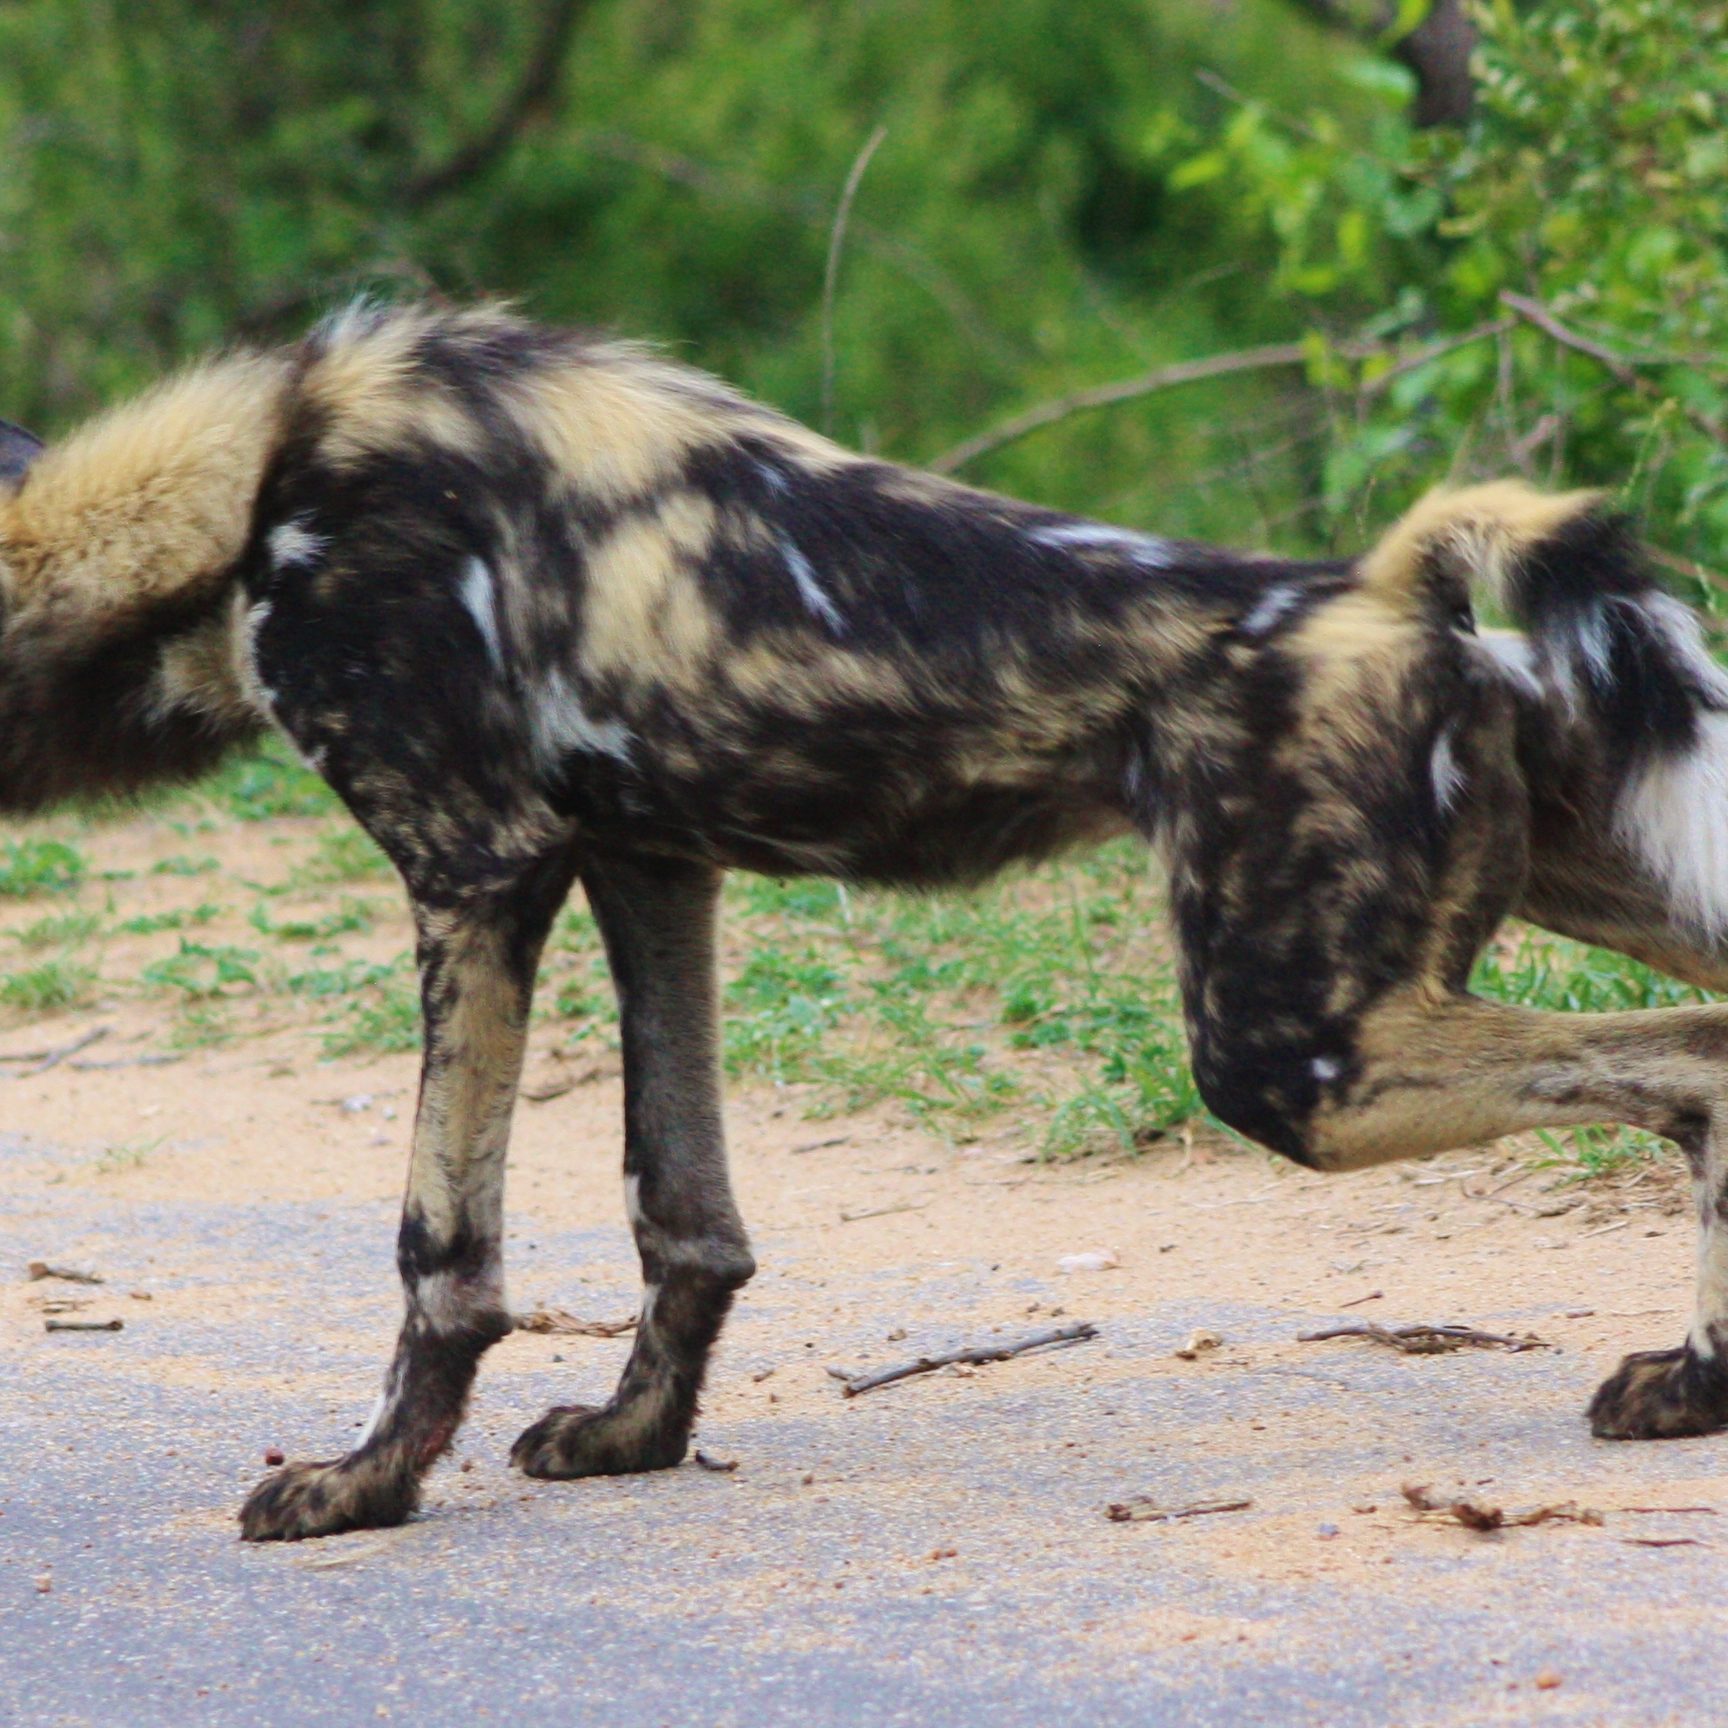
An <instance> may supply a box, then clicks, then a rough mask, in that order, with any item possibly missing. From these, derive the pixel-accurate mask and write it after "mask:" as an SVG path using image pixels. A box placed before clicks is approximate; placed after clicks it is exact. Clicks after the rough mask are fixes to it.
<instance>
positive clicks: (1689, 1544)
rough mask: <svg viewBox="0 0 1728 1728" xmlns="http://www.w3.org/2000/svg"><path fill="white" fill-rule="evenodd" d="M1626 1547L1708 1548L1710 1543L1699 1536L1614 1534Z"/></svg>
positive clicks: (1617, 1540) (1616, 1539)
mask: <svg viewBox="0 0 1728 1728" xmlns="http://www.w3.org/2000/svg"><path fill="white" fill-rule="evenodd" d="M1614 1540H1615V1541H1616V1542H1624V1543H1625V1544H1626V1546H1627V1547H1628V1548H1708V1547H1709V1546H1710V1544H1709V1543H1708V1542H1706V1541H1704V1539H1703V1538H1702V1537H1699V1536H1616V1537H1615V1538H1614Z"/></svg>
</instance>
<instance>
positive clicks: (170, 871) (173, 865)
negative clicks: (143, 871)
mask: <svg viewBox="0 0 1728 1728" xmlns="http://www.w3.org/2000/svg"><path fill="white" fill-rule="evenodd" d="M219 869H221V865H220V864H218V863H217V862H216V860H215V859H214V858H186V857H174V858H164V859H162V860H161V862H160V863H156V864H152V865H151V866H150V874H151V875H152V876H208V875H209V874H210V872H211V871H212V870H219Z"/></svg>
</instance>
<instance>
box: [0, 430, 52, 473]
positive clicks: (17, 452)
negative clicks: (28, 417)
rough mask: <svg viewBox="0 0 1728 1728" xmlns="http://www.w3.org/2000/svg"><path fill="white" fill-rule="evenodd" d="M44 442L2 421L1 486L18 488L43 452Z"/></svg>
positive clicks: (0, 431)
mask: <svg viewBox="0 0 1728 1728" xmlns="http://www.w3.org/2000/svg"><path fill="white" fill-rule="evenodd" d="M41 449H42V440H41V439H40V438H38V437H36V436H35V434H34V433H31V432H26V431H25V430H24V428H23V427H22V426H14V425H13V424H12V422H11V421H10V420H0V486H16V485H17V484H18V482H19V481H20V480H22V479H23V478H24V476H25V474H26V473H28V472H29V468H30V464H31V463H32V462H34V461H35V460H36V458H37V456H38V454H39V453H40V452H41Z"/></svg>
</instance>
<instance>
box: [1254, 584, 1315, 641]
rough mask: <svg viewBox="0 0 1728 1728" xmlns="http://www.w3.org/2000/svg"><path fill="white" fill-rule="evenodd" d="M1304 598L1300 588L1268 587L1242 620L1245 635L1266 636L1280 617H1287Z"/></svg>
mask: <svg viewBox="0 0 1728 1728" xmlns="http://www.w3.org/2000/svg"><path fill="white" fill-rule="evenodd" d="M1301 598H1302V591H1301V589H1299V588H1292V587H1289V586H1284V587H1281V588H1268V589H1267V590H1266V592H1265V593H1264V594H1262V595H1261V596H1260V598H1259V599H1258V600H1256V601H1255V602H1254V609H1253V611H1251V612H1250V613H1249V614H1248V616H1247V617H1246V618H1244V619H1243V620H1242V634H1243V635H1244V636H1264V635H1265V634H1266V633H1267V631H1269V630H1270V629H1271V628H1272V627H1273V625H1275V624H1276V623H1277V622H1278V620H1279V619H1280V618H1283V617H1285V616H1286V615H1287V614H1288V613H1289V612H1290V610H1291V608H1292V607H1294V606H1295V604H1296V602H1297V601H1298V600H1300V599H1301Z"/></svg>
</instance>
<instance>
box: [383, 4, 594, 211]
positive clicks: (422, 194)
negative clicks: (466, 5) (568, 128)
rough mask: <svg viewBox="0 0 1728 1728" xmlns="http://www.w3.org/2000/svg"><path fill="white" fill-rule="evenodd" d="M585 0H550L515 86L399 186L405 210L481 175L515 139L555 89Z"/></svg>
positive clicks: (428, 201) (584, 5) (546, 102)
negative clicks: (441, 157)
mask: <svg viewBox="0 0 1728 1728" xmlns="http://www.w3.org/2000/svg"><path fill="white" fill-rule="evenodd" d="M587 6H588V0H552V5H551V7H550V8H549V9H548V11H547V13H546V18H545V22H544V23H543V24H542V26H541V29H540V34H539V36H538V37H537V38H536V40H535V43H534V46H533V48H532V49H531V50H530V51H529V55H528V63H527V68H526V70H525V71H524V72H523V74H522V77H521V79H520V81H519V82H518V83H517V85H516V88H515V89H514V90H513V91H511V93H510V95H509V96H508V97H507V98H506V99H505V102H504V104H503V106H502V107H501V108H500V109H499V110H498V112H497V113H496V114H495V115H494V116H493V117H492V121H491V124H490V125H488V126H486V127H485V128H484V129H483V130H482V131H480V132H479V133H477V134H476V135H475V136H474V137H473V138H471V139H470V140H469V141H468V142H467V143H466V144H464V145H462V146H461V148H460V149H458V150H457V151H456V152H455V153H454V154H453V155H452V156H450V157H449V159H448V160H446V161H444V162H441V163H439V165H438V166H437V167H436V168H429V169H427V170H426V171H425V172H424V173H422V174H418V175H416V176H415V177H414V178H413V179H412V180H410V181H409V182H408V184H407V185H406V186H404V187H403V188H402V201H403V203H404V204H406V205H408V207H409V208H410V209H413V208H417V207H418V206H420V205H423V204H430V203H432V202H433V200H434V199H438V198H442V197H443V196H444V194H445V193H447V192H453V191H455V190H456V188H457V187H458V186H460V185H462V184H463V183H464V182H465V181H468V180H472V179H473V178H474V176H475V175H477V174H480V173H483V172H484V171H485V170H486V169H488V168H490V167H491V166H492V164H493V163H494V162H496V161H497V160H498V158H499V157H500V156H502V155H503V154H504V153H505V151H507V150H508V149H509V148H510V146H511V145H512V144H513V143H515V141H516V137H517V134H518V133H519V132H520V131H521V130H522V128H523V127H524V126H525V125H527V123H528V122H529V121H530V120H531V119H533V118H534V116H535V115H536V114H538V113H539V112H541V110H543V109H544V108H546V107H547V106H548V105H549V104H550V102H551V101H552V98H553V96H554V95H555V94H556V93H557V89H558V82H559V79H560V78H561V77H562V75H563V71H564V59H565V54H566V52H567V50H568V49H569V46H570V39H571V37H572V36H573V35H575V33H576V25H577V22H578V20H579V19H580V18H581V16H582V14H583V12H584V11H585V10H586V9H587Z"/></svg>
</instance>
